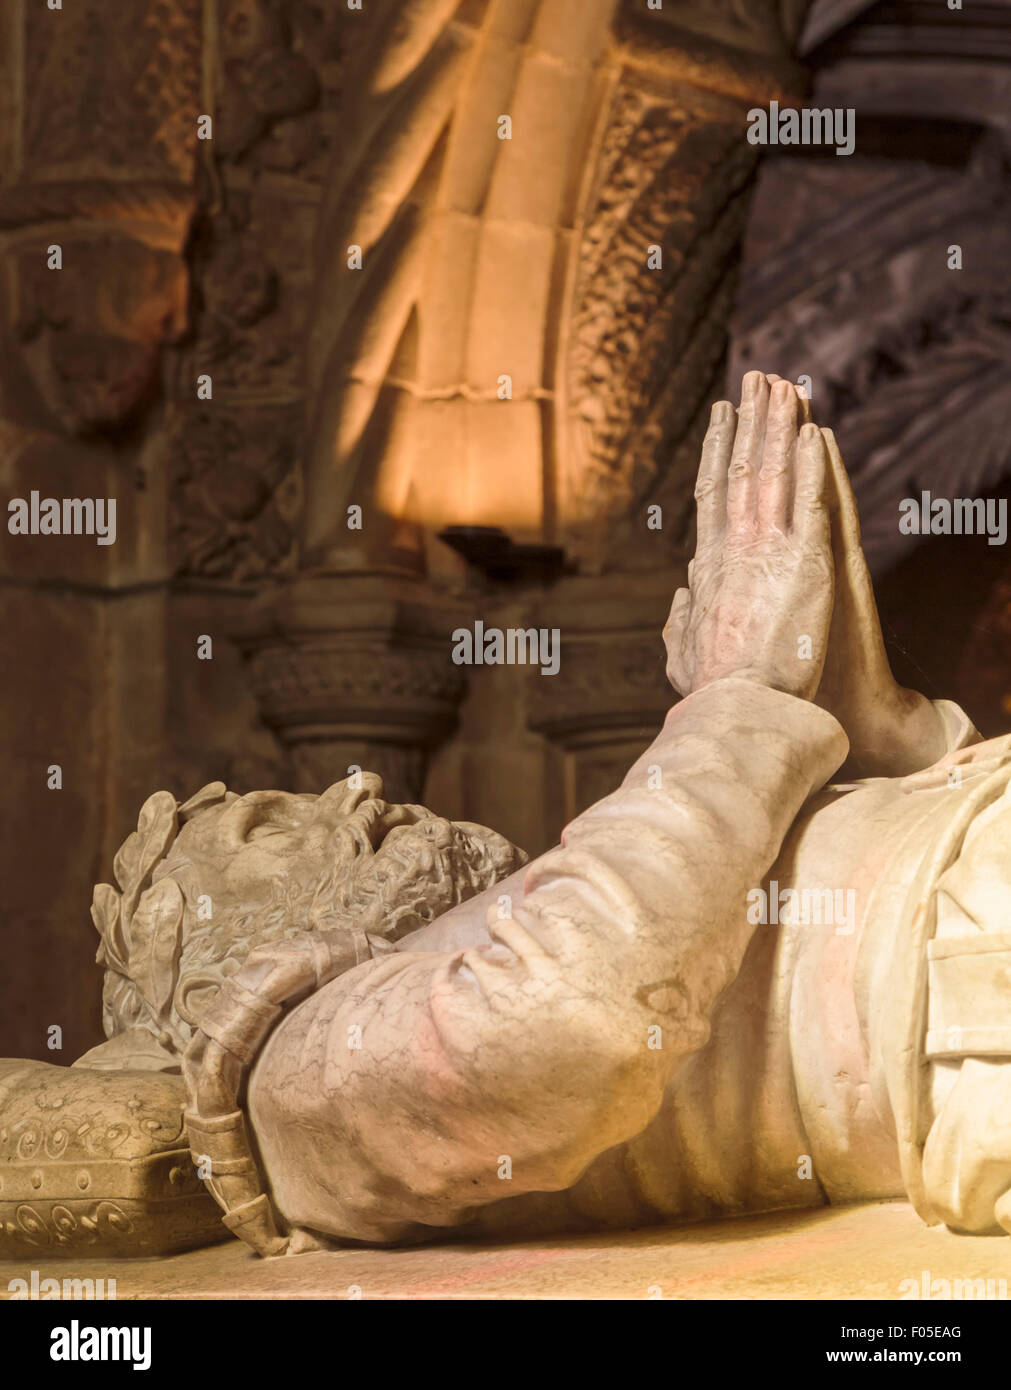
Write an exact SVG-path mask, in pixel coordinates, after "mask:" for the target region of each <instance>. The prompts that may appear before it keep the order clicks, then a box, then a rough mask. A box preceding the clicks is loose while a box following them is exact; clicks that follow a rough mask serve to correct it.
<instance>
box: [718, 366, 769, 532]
mask: <svg viewBox="0 0 1011 1390" xmlns="http://www.w3.org/2000/svg"><path fill="white" fill-rule="evenodd" d="M768 412H769V383H768V382H767V381H766V379H765V377H764V376H763V375H762V373H761V372H749V373H748V375H747V376H746V377H745V378H744V381H743V383H742V385H741V409H740V411H739V413H738V420H737V438H736V439H735V440H734V450H733V455H732V457H731V461H730V469H729V473H728V477H727V529H728V530H731V531H746V530H750V529H752V528H753V527H754V525H755V523H756V521H757V519H758V474H759V469H760V468H761V463H762V445H763V443H764V441H765V423H766V418H767V416H768Z"/></svg>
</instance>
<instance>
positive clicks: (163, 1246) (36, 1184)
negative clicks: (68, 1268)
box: [0, 1059, 229, 1258]
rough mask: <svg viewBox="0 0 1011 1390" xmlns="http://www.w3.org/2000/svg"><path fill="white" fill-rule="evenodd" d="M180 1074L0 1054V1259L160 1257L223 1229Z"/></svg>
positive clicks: (222, 1234) (211, 1238)
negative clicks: (201, 1170) (192, 1141)
mask: <svg viewBox="0 0 1011 1390" xmlns="http://www.w3.org/2000/svg"><path fill="white" fill-rule="evenodd" d="M184 1105H185V1090H184V1086H183V1080H182V1077H180V1076H173V1075H168V1074H166V1073H162V1072H150V1071H123V1072H109V1071H103V1072H100V1073H96V1072H93V1071H88V1070H84V1069H77V1068H70V1067H54V1066H50V1065H49V1064H48V1063H46V1062H30V1061H20V1060H18V1061H16V1060H10V1059H3V1060H0V1257H7V1258H10V1257H11V1256H29V1255H34V1256H38V1255H39V1254H45V1255H46V1256H53V1255H57V1256H59V1255H68V1256H71V1255H82V1254H89V1255H159V1254H170V1253H173V1252H175V1251H179V1250H188V1249H190V1248H192V1247H193V1246H198V1245H210V1244H212V1243H214V1242H216V1241H220V1240H223V1239H227V1238H228V1235H229V1233H228V1231H227V1230H225V1229H224V1228H223V1226H222V1224H221V1213H220V1212H219V1210H218V1208H217V1206H216V1205H215V1203H214V1201H213V1199H212V1198H211V1197H210V1196H209V1195H208V1193H207V1192H206V1191H205V1189H204V1185H203V1183H202V1182H201V1181H200V1179H199V1178H198V1177H197V1174H196V1169H195V1168H194V1167H193V1163H192V1160H191V1158H190V1153H189V1142H188V1140H187V1137H186V1129H185V1125H184V1121H183V1108H184Z"/></svg>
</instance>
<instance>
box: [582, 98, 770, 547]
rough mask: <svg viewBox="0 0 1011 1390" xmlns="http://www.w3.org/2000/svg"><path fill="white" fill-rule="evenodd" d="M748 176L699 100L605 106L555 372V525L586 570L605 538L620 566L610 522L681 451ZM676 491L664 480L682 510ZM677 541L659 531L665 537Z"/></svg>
mask: <svg viewBox="0 0 1011 1390" xmlns="http://www.w3.org/2000/svg"><path fill="white" fill-rule="evenodd" d="M754 167H755V160H754V151H753V150H752V148H751V147H750V146H748V144H747V143H746V142H745V141H744V140H743V138H742V123H741V121H740V120H738V119H737V118H736V116H735V115H734V113H733V111H730V112H728V110H727V109H726V107H721V105H720V103H719V102H718V101H717V99H715V98H713V97H711V96H707V95H706V94H705V93H703V92H702V91H701V90H699V89H691V88H684V89H682V90H680V91H679V92H678V93H677V95H676V96H674V97H671V96H668V95H665V96H663V97H661V96H654V95H650V94H647V93H646V92H643V91H641V90H637V89H636V88H634V87H629V86H626V87H624V88H622V89H621V90H620V91H619V92H618V94H617V96H616V98H615V101H614V104H613V107H612V111H611V115H610V120H609V124H608V127H607V131H606V133H605V136H604V140H603V144H602V147H601V151H600V156H599V162H598V171H597V179H596V192H595V194H594V196H593V198H592V200H591V206H590V209H589V211H588V213H587V216H586V220H585V224H584V228H583V234H582V242H581V245H580V250H579V269H578V279H577V284H576V291H575V296H574V301H573V311H572V324H571V340H570V346H569V354H568V363H567V374H568V399H569V419H568V422H567V424H568V455H569V457H568V471H569V489H568V491H569V500H568V502H567V512H568V515H569V516H570V517H571V533H572V536H573V538H574V539H575V541H576V543H577V545H580V546H581V547H582V548H583V549H584V550H586V549H590V550H591V551H592V549H593V548H595V547H596V548H597V550H598V556H599V546H600V540H599V538H597V539H594V531H595V530H598V531H599V530H602V529H603V527H604V525H605V524H606V526H607V529H608V533H609V542H608V543H609V547H610V553H611V555H612V556H614V555H617V556H619V557H620V560H621V562H622V563H631V564H633V565H634V563H635V553H636V549H637V547H635V546H634V545H633V544H631V542H630V538H629V537H628V536H626V535H624V534H621V528H620V525H619V527H618V529H617V531H616V530H615V521H616V519H617V518H620V517H621V516H622V515H623V514H626V513H628V511H629V510H630V509H631V508H633V507H638V506H641V505H644V504H645V503H646V501H647V500H648V499H649V497H650V494H651V492H652V489H653V488H654V486H655V484H656V483H657V481H658V478H659V476H660V474H661V473H662V472H664V473H665V472H666V470H667V469H668V468H669V465H670V460H671V456H672V454H674V452H675V450H676V447H677V446H678V445H679V444H680V443H681V442H682V441H683V440H684V438H685V435H686V434H688V433H689V432H690V433H691V434H692V435H693V440H694V434H695V432H696V428H697V425H696V422H697V420H698V417H699V412H700V410H701V409H702V407H703V406H704V404H705V403H706V402H707V401H708V400H709V399H710V397H711V394H712V389H713V384H714V382H715V381H716V380H717V378H718V376H719V373H720V371H721V369H722V360H723V352H724V347H725V323H726V317H727V314H728V311H729V307H730V303H731V296H732V292H733V283H734V281H733V277H734V272H735V269H736V263H737V252H738V244H739V241H740V238H741V234H742V231H743V227H744V220H745V215H746V211H747V197H748V193H749V190H750V183H751V179H752V175H753V172H754ZM651 248H653V249H652V250H651ZM657 248H659V249H660V251H661V254H662V265H658V264H657V263H656V249H657ZM651 255H652V256H653V258H654V264H653V265H652V266H651V265H650V257H651ZM691 452H692V453H694V449H693V450H692V451H691ZM685 466H686V467H690V466H691V465H690V464H688V463H686V464H685ZM667 481H671V480H669V479H668V480H667ZM688 482H689V479H688V478H687V477H681V478H678V479H677V488H678V490H679V491H681V492H683V497H682V508H686V507H687V505H688V499H690V487H689V486H688ZM637 521H638V522H639V527H638V533H639V534H640V538H641V531H642V525H641V518H639V517H637ZM678 529H679V528H678V525H677V521H676V520H674V519H672V522H671V523H670V530H669V531H668V532H667V534H668V535H671V534H674V535H676V534H677V532H678Z"/></svg>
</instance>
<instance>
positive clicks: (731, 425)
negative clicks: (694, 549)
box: [695, 401, 737, 550]
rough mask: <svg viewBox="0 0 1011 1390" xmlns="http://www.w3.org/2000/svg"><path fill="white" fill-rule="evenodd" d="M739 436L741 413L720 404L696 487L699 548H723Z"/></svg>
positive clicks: (712, 419)
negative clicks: (729, 480) (730, 473)
mask: <svg viewBox="0 0 1011 1390" xmlns="http://www.w3.org/2000/svg"><path fill="white" fill-rule="evenodd" d="M736 433H737V412H736V411H735V410H734V407H733V406H732V405H731V404H730V402H729V401H717V402H716V404H715V405H714V406H713V409H712V414H711V415H710V417H709V429H708V430H707V431H706V437H705V440H704V442H703V444H702V460H701V462H700V464H699V476H698V480H697V481H696V484H695V501H696V504H697V506H698V529H697V540H696V544H697V546H698V548H699V549H700V550H701V549H704V548H705V547H706V546H710V545H713V544H719V541H720V539H721V538H722V536H723V532H724V530H725V528H726V517H727V472H728V470H729V468H730V458H731V454H732V452H733V447H734V436H735V435H736Z"/></svg>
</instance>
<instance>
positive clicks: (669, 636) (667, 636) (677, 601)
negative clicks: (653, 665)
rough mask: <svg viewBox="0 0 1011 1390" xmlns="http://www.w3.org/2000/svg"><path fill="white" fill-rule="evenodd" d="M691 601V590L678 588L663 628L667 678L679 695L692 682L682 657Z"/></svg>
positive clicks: (685, 690) (682, 693) (684, 692)
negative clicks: (688, 677) (689, 679)
mask: <svg viewBox="0 0 1011 1390" xmlns="http://www.w3.org/2000/svg"><path fill="white" fill-rule="evenodd" d="M691 602H692V596H691V594H690V592H689V591H688V590H687V589H678V591H677V593H676V594H675V595H674V602H673V603H672V604H671V610H670V616H669V618H668V619H667V622H666V624H665V625H664V630H663V640H664V643H665V644H666V647H667V679H668V680H669V681H670V683H671V685H672V686H673V687H674V689H675V690H676V691H677V692H678V694H679V695H684V694H686V693H687V691H688V687H689V684H690V682H689V681H688V679H687V673H686V671H685V668H684V661H683V659H682V647H683V641H684V634H685V628H686V626H687V624H688V614H689V611H690V610H691Z"/></svg>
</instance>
